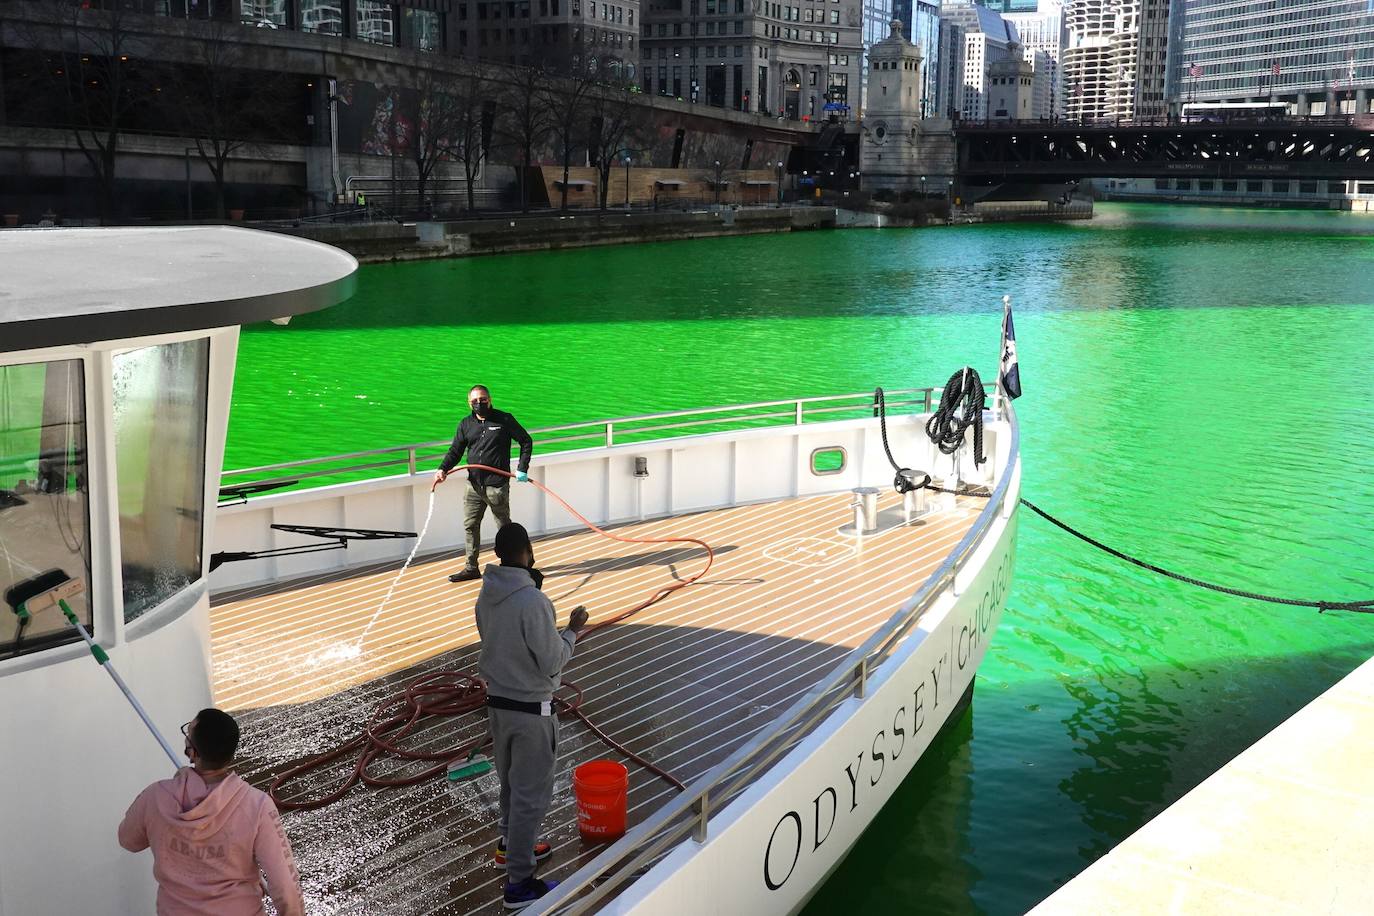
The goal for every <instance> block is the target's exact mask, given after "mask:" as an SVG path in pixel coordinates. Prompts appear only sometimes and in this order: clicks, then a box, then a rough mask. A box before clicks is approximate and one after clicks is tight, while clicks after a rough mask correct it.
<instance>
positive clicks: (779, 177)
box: [777, 160, 782, 207]
mask: <svg viewBox="0 0 1374 916" xmlns="http://www.w3.org/2000/svg"><path fill="white" fill-rule="evenodd" d="M777 169H778V206H779V207H781V206H782V160H778V165H777Z"/></svg>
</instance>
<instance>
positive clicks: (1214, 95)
mask: <svg viewBox="0 0 1374 916" xmlns="http://www.w3.org/2000/svg"><path fill="white" fill-rule="evenodd" d="M1174 15H1175V21H1174V23H1173V27H1174V31H1175V35H1176V46H1175V48H1174V51H1173V53H1172V54H1170V56H1169V57H1170V59H1169V72H1168V79H1169V96H1170V101H1171V102H1173V103H1174V104H1175V105H1181V104H1186V103H1188V102H1190V101H1191V102H1195V103H1229V104H1232V105H1237V104H1242V103H1256V104H1259V103H1266V104H1267V103H1269V102H1273V103H1274V104H1275V106H1276V107H1278V108H1281V109H1282V110H1285V111H1287V112H1289V113H1292V114H1297V115H1314V116H1320V115H1336V114H1347V115H1348V114H1357V113H1358V114H1367V113H1369V112H1371V111H1374V107H1371V106H1374V2H1372V0H1284V2H1282V3H1275V2H1274V0H1188V2H1187V3H1183V2H1181V0H1175V3H1174Z"/></svg>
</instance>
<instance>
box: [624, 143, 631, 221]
mask: <svg viewBox="0 0 1374 916" xmlns="http://www.w3.org/2000/svg"><path fill="white" fill-rule="evenodd" d="M625 209H626V210H629V209H630V156H629V154H628V153H627V154H626V155H625Z"/></svg>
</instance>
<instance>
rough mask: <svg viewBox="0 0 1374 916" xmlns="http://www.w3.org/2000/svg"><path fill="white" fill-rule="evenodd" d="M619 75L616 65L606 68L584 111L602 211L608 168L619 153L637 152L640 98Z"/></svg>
mask: <svg viewBox="0 0 1374 916" xmlns="http://www.w3.org/2000/svg"><path fill="white" fill-rule="evenodd" d="M617 63H618V62H617ZM622 74H623V71H622V70H621V68H620V67H619V66H616V67H614V68H608V70H607V73H606V75H605V76H606V78H605V79H604V81H603V82H602V83H601V85H600V86H598V87H596V89H595V90H594V91H593V92H592V93H591V94H590V95H589V96H588V99H587V113H588V114H589V115H590V116H591V137H590V139H589V140H588V143H587V149H588V151H589V152H590V154H591V159H592V164H593V165H595V166H596V172H597V178H598V181H597V192H598V196H599V198H600V200H599V201H598V203H599V204H600V206H601V209H602V210H605V209H606V200H607V196H608V195H609V193H610V185H611V170H612V169H613V168H615V166H616V165H617V164H618V163H619V162H620V159H621V155H620V154H621V153H630V152H638V151H639V150H638V149H637V148H636V147H637V146H638V145H639V143H640V138H641V135H642V133H643V126H644V125H643V121H642V120H641V119H642V103H643V101H644V99H643V98H642V97H640V96H637V95H635V94H634V93H633V92H631V89H632V88H633V84H632V82H631V81H630V80H628V79H626V78H624V76H623V75H622ZM649 101H652V100H649ZM627 180H628V179H627Z"/></svg>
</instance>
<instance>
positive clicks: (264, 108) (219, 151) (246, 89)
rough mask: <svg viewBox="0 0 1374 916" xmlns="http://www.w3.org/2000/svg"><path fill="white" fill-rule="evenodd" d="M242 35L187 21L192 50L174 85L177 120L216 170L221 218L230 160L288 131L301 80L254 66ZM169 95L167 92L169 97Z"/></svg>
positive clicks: (215, 23) (237, 30)
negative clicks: (289, 110) (289, 112)
mask: <svg viewBox="0 0 1374 916" xmlns="http://www.w3.org/2000/svg"><path fill="white" fill-rule="evenodd" d="M241 32H242V30H241V29H240V28H239V27H237V26H233V25H230V24H228V23H226V22H223V21H220V20H212V21H210V22H208V23H207V22H186V23H185V26H184V31H183V35H182V38H183V40H184V44H185V47H187V48H188V49H189V59H188V61H187V64H186V65H185V69H184V70H183V71H182V72H181V73H179V74H176V76H175V77H174V78H173V79H170V80H168V81H167V82H168V83H170V84H171V90H172V91H171V93H170V94H171V96H172V99H171V101H172V106H171V107H172V117H173V119H174V120H175V122H176V123H177V124H178V125H179V127H180V130H181V132H182V133H183V134H185V135H186V136H188V137H190V138H191V139H192V140H193V142H194V143H195V147H196V152H197V153H198V154H199V155H200V158H201V161H202V162H204V163H205V166H206V168H207V169H209V171H210V176H211V178H212V180H213V181H214V185H215V216H216V217H217V218H218V219H224V217H225V193H224V189H225V177H226V172H227V169H228V164H229V160H230V159H231V158H232V157H233V156H235V155H236V154H238V153H239V152H241V151H242V150H244V149H245V148H248V147H251V146H254V145H256V144H257V143H258V142H259V141H261V140H264V139H266V138H269V137H280V136H281V135H282V134H284V133H285V131H286V130H287V118H286V116H285V110H286V109H287V107H288V106H289V104H290V102H291V100H292V98H291V97H292V92H293V90H294V91H301V87H300V86H299V85H298V83H297V82H296V81H294V80H293V79H292V78H291V77H289V76H284V75H283V74H278V73H272V72H269V71H265V70H261V69H255V68H253V67H252V66H251V65H250V61H249V60H248V59H247V58H248V52H247V46H246V45H245V44H244V43H243V42H242V41H240V40H238V39H239V38H240V37H241ZM163 94H164V95H166V94H167V93H163Z"/></svg>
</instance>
